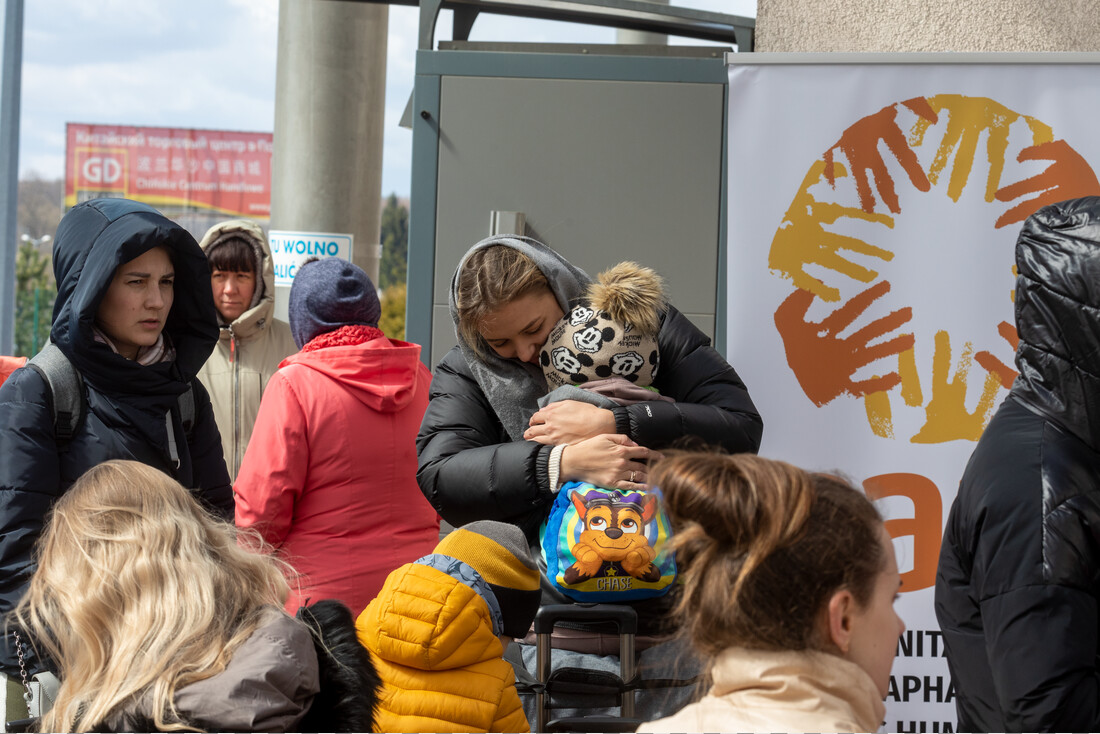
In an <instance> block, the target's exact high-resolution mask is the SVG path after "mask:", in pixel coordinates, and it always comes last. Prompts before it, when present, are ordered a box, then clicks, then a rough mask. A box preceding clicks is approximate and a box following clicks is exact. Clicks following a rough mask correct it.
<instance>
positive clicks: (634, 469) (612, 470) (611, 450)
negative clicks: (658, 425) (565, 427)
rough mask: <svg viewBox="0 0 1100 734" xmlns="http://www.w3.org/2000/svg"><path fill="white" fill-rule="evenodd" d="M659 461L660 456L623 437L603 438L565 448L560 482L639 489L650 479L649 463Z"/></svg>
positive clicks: (591, 439)
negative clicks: (561, 480) (579, 482)
mask: <svg viewBox="0 0 1100 734" xmlns="http://www.w3.org/2000/svg"><path fill="white" fill-rule="evenodd" d="M659 458H661V454H660V453H659V452H657V451H652V450H650V449H647V448H646V447H645V446H639V445H638V444H636V443H634V442H633V441H631V440H630V439H629V438H627V437H626V436H624V435H622V434H621V433H611V434H604V435H600V436H595V437H593V438H588V439H585V440H583V441H580V442H578V443H574V444H569V445H568V446H566V447H565V449H564V450H563V451H562V454H561V478H562V479H563V480H564V481H582V482H590V483H592V484H595V485H596V486H598V487H613V488H618V489H638V488H639V487H640V486H641V485H645V484H646V482H647V479H648V477H649V466H648V465H647V464H646V462H647V461H651V460H654V459H659Z"/></svg>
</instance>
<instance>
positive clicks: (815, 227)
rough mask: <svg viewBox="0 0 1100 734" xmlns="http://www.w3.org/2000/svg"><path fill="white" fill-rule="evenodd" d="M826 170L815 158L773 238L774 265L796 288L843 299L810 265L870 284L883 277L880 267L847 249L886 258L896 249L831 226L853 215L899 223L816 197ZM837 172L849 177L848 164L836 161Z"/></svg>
mask: <svg viewBox="0 0 1100 734" xmlns="http://www.w3.org/2000/svg"><path fill="white" fill-rule="evenodd" d="M824 172H825V162H824V161H820V160H819V161H815V162H814V164H813V166H811V167H810V170H809V172H808V173H807V174H806V178H805V179H803V181H802V187H801V188H800V189H799V191H798V194H797V195H796V196H795V197H794V201H792V202H791V206H790V207H789V208H788V209H787V213H786V215H785V216H784V218H783V222H782V223H781V224H780V225H779V230H778V231H777V232H776V233H775V238H774V239H773V240H772V248H771V252H770V253H769V255H768V266H769V267H770V268H771V269H772V270H775V271H778V272H780V273H782V274H783V275H785V276H786V277H788V278H790V279H791V280H792V281H794V285H795V287H797V288H800V289H802V290H804V291H809V292H810V293H813V294H814V295H815V296H817V297H818V298H820V299H822V300H823V301H838V300H840V290H839V289H837V288H834V287H832V286H829V285H826V284H825V283H823V282H822V281H821V280H819V279H818V278H815V277H814V276H812V275H810V274H809V273H807V272H806V266H807V265H820V266H821V267H823V268H827V269H829V270H834V271H836V272H837V273H840V274H841V275H846V276H848V277H849V278H853V279H854V280H858V281H860V282H861V283H870V282H871V281H872V280H874V279H875V278H877V277H878V271H875V270H871V269H870V268H867V267H864V266H862V265H859V264H857V263H855V262H853V261H852V260H849V259H848V258H847V257H845V256H844V255H842V254H841V252H842V251H848V252H854V253H858V254H861V255H869V256H871V257H877V258H879V259H881V260H884V261H889V260H892V259H893V257H894V253H892V252H890V251H889V250H884V249H882V248H881V247H875V246H874V245H869V244H867V243H866V242H864V241H863V240H861V239H858V238H856V237H849V236H847V235H841V234H836V233H834V232H829V231H828V230H826V229H825V225H827V224H828V225H832V224H835V223H836V222H837V220H839V219H840V218H841V217H848V218H850V219H859V220H862V221H865V222H875V223H877V224H885V225H886V226H887V227H893V226H894V219H893V217H891V216H890V215H888V214H868V213H867V212H865V211H863V210H862V209H859V208H855V207H848V206H842V205H840V204H830V203H822V202H819V201H816V200H815V199H814V198H813V196H812V195H811V194H810V188H811V187H813V186H814V185H815V184H817V183H820V182H821V180H822V177H823V175H824ZM833 175H834V176H835V177H839V176H843V175H846V174H845V172H844V170H843V166H841V165H840V164H838V163H834V164H833Z"/></svg>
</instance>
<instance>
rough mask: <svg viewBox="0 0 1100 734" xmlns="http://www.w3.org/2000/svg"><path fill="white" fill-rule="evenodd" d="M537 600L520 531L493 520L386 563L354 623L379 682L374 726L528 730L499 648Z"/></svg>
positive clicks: (530, 615)
mask: <svg viewBox="0 0 1100 734" xmlns="http://www.w3.org/2000/svg"><path fill="white" fill-rule="evenodd" d="M539 600H540V592H539V571H538V566H536V565H535V561H534V560H533V559H532V558H531V554H530V551H529V549H528V546H527V541H526V539H525V538H524V535H523V532H522V531H521V530H520V529H519V528H517V527H515V526H514V525H508V524H506V523H501V522H495V521H492V520H479V521H477V522H472V523H469V524H468V525H465V526H463V527H461V528H458V529H457V530H454V531H452V532H451V533H450V534H449V535H447V537H445V538H444V539H443V540H442V541H440V543H439V545H437V546H436V548H435V551H434V552H433V553H432V554H431V555H427V556H424V557H423V558H421V559H419V560H417V561H415V562H413V563H408V564H405V565H404V566H401V567H400V568H398V569H397V570H395V571H393V572H392V573H391V574H390V575H389V577H388V578H387V579H386V583H385V585H383V587H382V591H381V592H380V593H379V595H378V596H377V597H376V598H375V599H374V601H372V602H371V603H370V605H369V606H368V607H367V608H366V609H365V610H364V611H363V613H362V614H360V615H359V619H358V621H357V622H356V625H355V626H356V630H357V632H358V635H359V641H360V642H362V643H363V644H364V645H365V646H366V647H367V649H368V650H370V653H371V656H372V657H373V658H374V663H375V666H376V667H377V669H378V674H379V676H380V677H381V678H382V683H383V690H382V692H381V695H380V702H379V704H378V708H377V711H376V714H375V719H374V722H375V731H378V732H440V731H453V732H460V731H461V732H479V731H481V732H526V731H529V727H528V723H527V718H526V716H525V715H524V712H523V706H522V704H521V703H520V699H519V694H517V693H516V683H515V674H514V672H513V669H512V666H511V664H510V663H508V662H507V661H505V660H504V659H503V655H504V648H505V646H506V645H507V644H508V643H509V642H510V641H511V638H516V637H519V638H522V637H523V636H524V635H526V634H527V630H528V629H529V628H530V626H531V622H532V620H534V618H535V613H536V612H537V611H538V608H539Z"/></svg>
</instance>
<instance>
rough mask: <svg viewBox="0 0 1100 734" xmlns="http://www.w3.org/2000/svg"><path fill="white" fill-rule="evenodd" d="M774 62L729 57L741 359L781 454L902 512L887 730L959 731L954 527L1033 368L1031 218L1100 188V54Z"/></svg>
mask: <svg viewBox="0 0 1100 734" xmlns="http://www.w3.org/2000/svg"><path fill="white" fill-rule="evenodd" d="M750 56H751V55H750ZM763 56H765V61H754V60H752V59H751V58H748V57H739V58H735V59H733V60H732V61H731V66H730V86H729V100H730V105H729V161H728V162H729V169H728V170H729V189H728V191H729V207H728V213H729V227H728V231H729V249H728V263H729V280H728V308H729V314H728V321H727V323H728V325H729V330H728V341H727V344H728V355H729V358H730V362H731V363H732V364H733V365H734V366H735V367H736V368H737V370H738V371H739V372H740V374H741V375H742V376H743V377H744V379H745V382H746V383H747V385H748V386H749V391H750V393H751V394H752V397H753V400H754V401H755V402H756V405H757V407H758V408H759V410H760V413H761V415H762V416H763V418H764V441H763V446H762V448H761V454H762V455H764V456H769V457H772V458H777V459H783V460H785V461H790V462H792V463H794V464H797V465H799V466H803V467H805V468H808V469H815V470H828V471H839V472H841V473H843V474H845V475H846V476H847V477H849V478H850V479H851V480H852V481H853V482H854V483H855V484H856V485H857V486H860V487H862V488H864V490H865V491H866V492H867V493H868V494H869V495H870V496H872V497H875V498H877V499H878V502H877V504H878V506H879V509H880V511H881V512H882V513H883V515H884V517H886V518H887V522H886V527H887V530H889V531H890V534H891V535H892V536H893V537H894V543H895V548H896V550H897V553H898V563H899V565H900V566H901V571H902V574H903V582H904V583H903V594H902V596H901V599H900V600H899V601H898V603H897V609H898V611H899V612H900V613H901V615H902V618H903V619H904V620H905V623H906V626H907V628H908V629H907V631H906V633H905V635H904V637H903V638H902V640H901V644H900V645H899V652H898V658H897V659H896V661H895V663H894V671H893V676H892V680H891V687H890V695H889V696H888V697H887V701H886V705H887V720H886V729H887V730H889V731H902V732H909V731H920V732H943V731H953V730H954V727H955V706H954V689H953V686H952V684H951V681H950V676H949V675H948V671H947V663H946V659H945V658H944V657H943V645H942V638H941V637H940V633H939V630H938V626H937V624H936V618H935V614H934V612H933V585H934V583H935V572H936V563H937V560H938V556H939V547H940V539H941V535H942V529H943V526H944V523H945V522H946V519H947V513H948V510H949V509H950V507H951V502H952V500H953V499H954V496H955V491H956V488H957V486H958V482H959V478H960V477H961V475H962V472H963V468H964V467H965V465H966V461H967V459H968V458H969V456H970V453H971V451H972V450H973V448H974V443H975V441H977V439H978V437H979V436H980V435H981V432H982V430H983V429H984V427H985V425H986V423H987V422H988V420H989V418H990V416H991V415H992V412H993V410H994V409H995V408H996V406H997V405H999V404H1000V402H1001V400H1002V399H1003V398H1004V396H1005V394H1006V392H1007V388H1008V386H1010V385H1011V383H1012V380H1013V378H1014V377H1015V374H1016V373H1015V370H1014V363H1013V355H1014V350H1015V344H1016V332H1015V326H1014V324H1015V321H1014V318H1013V302H1012V298H1013V289H1014V287H1015V274H1014V246H1015V242H1016V236H1017V234H1018V233H1019V230H1020V226H1021V224H1022V223H1023V220H1024V219H1026V218H1027V217H1028V216H1029V215H1030V214H1031V213H1033V212H1034V211H1036V210H1037V209H1038V208H1040V207H1041V206H1043V205H1045V204H1049V203H1054V202H1057V201H1063V200H1065V199H1072V198H1076V197H1078V196H1084V195H1091V194H1100V184H1098V183H1097V177H1096V174H1095V173H1094V170H1095V169H1096V166H1097V164H1100V135H1097V134H1096V120H1097V119H1100V94H1097V92H1098V91H1100V90H1098V89H1097V87H1098V86H1100V75H1098V73H1097V72H1098V71H1100V70H1098V69H1097V67H1096V66H1095V65H1094V64H1093V63H1091V62H1093V61H1094V60H1095V59H1100V57H1090V58H1086V59H1083V60H1082V57H1077V59H1078V60H1079V61H1081V62H1080V63H1072V64H1069V63H1050V62H1051V60H1052V57H1051V56H1036V57H1029V56H1023V55H1018V56H1015V57H1013V58H1012V59H1011V61H1006V60H1004V59H1003V58H998V59H994V60H991V61H989V62H983V61H976V62H973V63H958V62H954V59H953V58H952V57H950V56H948V55H938V56H936V57H935V59H934V60H933V63H918V62H917V61H916V59H915V58H914V57H913V56H900V57H888V56H878V55H876V56H870V55H868V57H867V60H866V61H862V60H861V61H860V63H847V61H850V60H851V59H850V58H849V59H844V60H842V61H836V60H834V59H835V58H836V57H832V58H831V57H828V56H824V55H820V56H815V57H810V58H807V57H800V58H798V59H793V60H795V61H797V62H798V63H783V62H785V61H791V60H792V59H784V58H782V57H783V55H782V54H768V55H763ZM767 57H771V59H770V63H769V62H768V61H769V59H768V58H767ZM973 57H974V55H970V58H971V59H973ZM742 59H744V60H742ZM802 61H805V63H802ZM776 62H780V63H776ZM910 62H912V63H910Z"/></svg>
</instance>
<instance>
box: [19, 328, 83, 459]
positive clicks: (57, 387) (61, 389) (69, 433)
mask: <svg viewBox="0 0 1100 734" xmlns="http://www.w3.org/2000/svg"><path fill="white" fill-rule="evenodd" d="M27 366H28V367H30V368H31V369H32V370H34V371H35V372H37V373H38V374H39V375H41V376H42V379H43V380H44V381H45V383H46V396H47V400H48V402H49V404H50V411H51V412H52V413H53V425H54V436H55V437H56V438H57V440H58V442H61V443H65V442H68V441H69V440H71V439H72V437H73V436H74V435H76V429H77V427H78V426H79V425H80V422H81V421H82V420H83V419H84V408H85V398H84V378H82V377H81V376H80V372H79V371H78V370H77V369H76V367H74V366H73V363H72V362H70V361H69V358H68V357H66V356H65V353H64V352H62V351H61V350H60V349H58V348H57V346H56V345H55V344H53V343H51V342H46V346H44V347H42V351H40V352H39V353H38V354H36V355H34V356H33V357H31V359H30V361H28V362H27Z"/></svg>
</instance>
